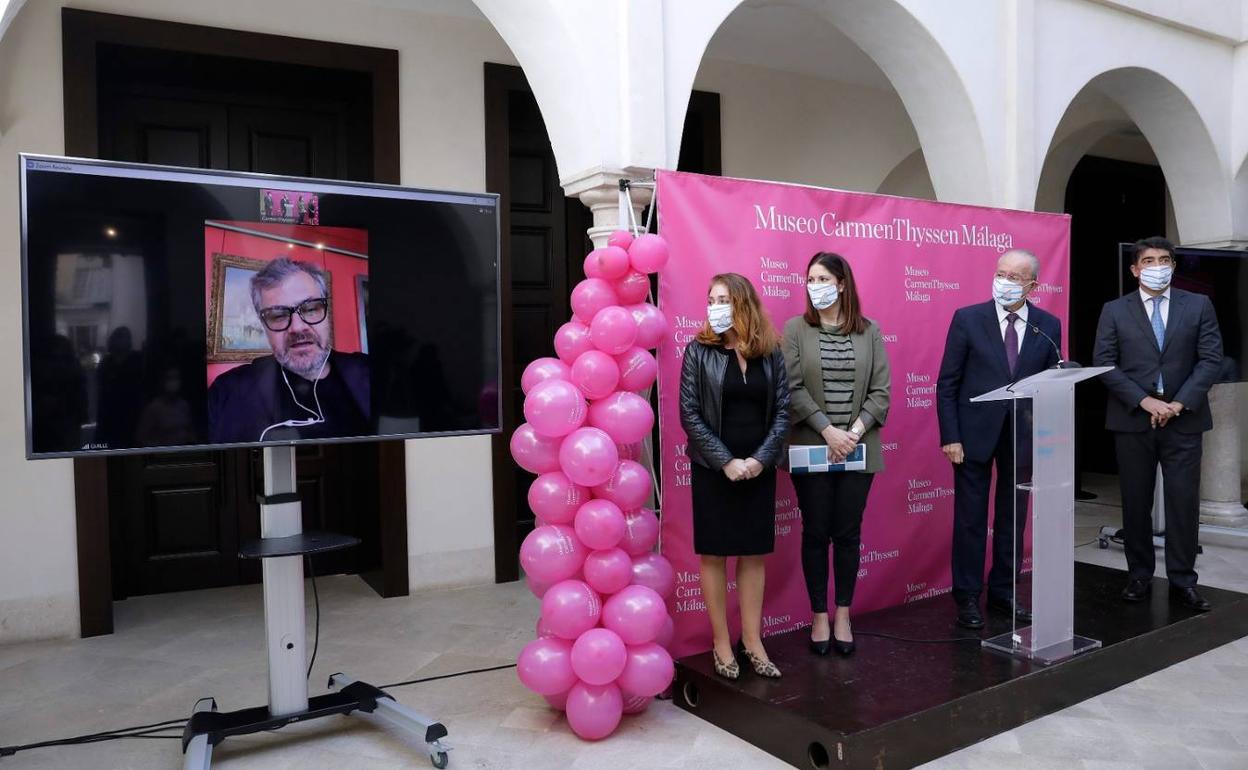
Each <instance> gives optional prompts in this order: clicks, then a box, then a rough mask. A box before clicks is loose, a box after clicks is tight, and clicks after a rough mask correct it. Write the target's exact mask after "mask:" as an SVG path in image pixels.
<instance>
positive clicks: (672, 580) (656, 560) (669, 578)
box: [633, 553, 676, 599]
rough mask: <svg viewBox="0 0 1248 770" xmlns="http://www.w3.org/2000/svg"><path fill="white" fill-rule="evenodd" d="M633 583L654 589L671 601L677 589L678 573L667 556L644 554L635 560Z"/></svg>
mask: <svg viewBox="0 0 1248 770" xmlns="http://www.w3.org/2000/svg"><path fill="white" fill-rule="evenodd" d="M633 583H634V584H635V585H639V586H646V587H647V588H652V589H654V592H655V593H657V594H658V595H659V596H662V597H663V598H664V599H670V598H672V592H673V591H674V590H675V589H676V572H675V570H673V569H672V563H671V562H669V561H668V560H667V557H666V556H663V555H662V554H657V553H643V554H642V555H641V556H637V557H635V558H634V559H633Z"/></svg>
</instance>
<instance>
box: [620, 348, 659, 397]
mask: <svg viewBox="0 0 1248 770" xmlns="http://www.w3.org/2000/svg"><path fill="white" fill-rule="evenodd" d="M615 363H616V366H617V367H618V368H619V370H620V379H619V382H618V383H617V385H616V387H618V388H619V389H620V390H627V391H631V392H633V393H636V392H637V391H640V390H645V389H646V388H648V387H650V386H651V385H653V384H654V381H655V379H656V378H658V376H659V362H658V361H656V360H655V359H654V356H652V355H651V354H650V353H649V352H647V351H646V349H645V348H641V347H632V348H629V349H628V350H626V351H624V352H623V353H621V354H620V355H618V356H616V357H615Z"/></svg>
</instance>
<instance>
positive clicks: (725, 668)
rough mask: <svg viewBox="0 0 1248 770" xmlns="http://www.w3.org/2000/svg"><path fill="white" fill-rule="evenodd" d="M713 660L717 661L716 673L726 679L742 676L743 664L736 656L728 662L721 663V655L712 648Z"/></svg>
mask: <svg viewBox="0 0 1248 770" xmlns="http://www.w3.org/2000/svg"><path fill="white" fill-rule="evenodd" d="M711 660H713V661H714V662H715V673H716V674H718V675H719V676H722V677H723V678H724V679H736V678H737V677H739V676H741V666H740V665H739V664H738V663H737V659H736V658H732V659H731V660H730V661H729V662H728V663H721V662H720V660H719V655H717V654H716V653H715V651H714V650H711Z"/></svg>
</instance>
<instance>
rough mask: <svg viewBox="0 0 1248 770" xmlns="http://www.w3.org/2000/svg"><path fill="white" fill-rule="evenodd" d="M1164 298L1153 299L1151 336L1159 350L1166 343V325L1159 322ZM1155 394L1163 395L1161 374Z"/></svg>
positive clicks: (1158, 374)
mask: <svg viewBox="0 0 1248 770" xmlns="http://www.w3.org/2000/svg"><path fill="white" fill-rule="evenodd" d="M1163 299H1165V297H1164V296H1162V295H1158V296H1156V297H1153V336H1154V337H1156V338H1157V349H1158V350H1161V347H1162V345H1164V344H1165V342H1166V325H1165V324H1164V323H1162V320H1161V301H1162V300H1163ZM1157 392H1158V393H1165V392H1166V391H1165V388H1164V387H1163V384H1162V381H1161V372H1157Z"/></svg>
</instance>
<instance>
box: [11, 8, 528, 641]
mask: <svg viewBox="0 0 1248 770" xmlns="http://www.w3.org/2000/svg"><path fill="white" fill-rule="evenodd" d="M417 4H418V3H417V2H412V3H411V5H413V6H414V5H417ZM61 5H62V3H61V2H56V1H54V0H38V2H31V3H27V4H26V5H25V7H23V9H22V10H21V11H20V13H19V14H18V15H17V17H16V18H15V20H14V26H13V28H12V29H10V30H9V32H8V33H6V34H5V35H4V38H3V40H2V41H0V212H3V215H0V271H3V274H4V275H5V276H6V277H7V280H5V281H3V282H2V283H0V324H2V326H3V328H6V329H10V330H14V329H19V328H20V323H21V321H20V307H21V296H20V281H19V279H18V276H19V275H20V272H19V271H20V268H19V264H20V263H19V254H18V233H17V217H16V214H15V212H16V211H17V180H16V177H15V171H16V168H17V164H16V162H15V161H14V157H15V154H16V153H17V152H22V151H25V152H42V153H51V154H59V153H61V152H63V150H64V138H63V127H62V124H63V120H62V109H61V104H62V96H61V90H62V89H61V30H60V6H61ZM72 5H73V7H76V8H83V9H88V10H97V11H105V12H109V13H120V14H127V15H134V16H143V17H148V18H156V19H162V20H167V21H180V22H188V23H193V24H203V25H209V26H217V27H228V28H232V29H245V30H249V31H255V32H268V33H275V34H282V35H290V36H296V37H304V38H311V39H317V40H327V41H333V42H338V43H352V44H358V45H370V46H378V47H382V48H393V49H397V50H398V51H399V66H400V102H401V110H400V116H401V128H402V133H401V143H400V153H401V158H402V182H403V183H404V184H409V185H416V186H421V187H440V188H451V189H457V190H483V189H485V115H484V110H485V108H484V98H485V97H484V90H483V74H482V73H483V62H486V61H492V62H502V63H508V64H510V63H514V59H513V58H512V56H511V53H510V51H509V50H508V48H507V46H506V45H505V44H504V43H503V41H502V39H501V38H500V37H499V36H498V35H497V34H496V33H495V32H494V30H493V28H492V27H491V26H490V25H489V24H488V23H487V22H486V21H485V20H484V19H482V18H480V17H479V16H477V14H476V11H475V9H474V8H473V7H472V6H471V4H470V3H469V2H467V0H463V2H462V3H458V4H456V3H450V4H449V5H450V6H451V7H452V9H454V8H455V7H456V5H458V6H462V8H463V13H462V14H460V15H458V16H435V15H430V14H424V13H418V12H413V11H411V10H401V9H397V8H394V7H379V6H377V5H373V4H364V5H361V4H356V3H351V2H336V3H315V4H313V5H311V6H310V5H309V3H307V2H300V1H298V0H265V1H264V2H240V1H238V0H232V1H231V2H221V3H205V2H198V1H195V2H191V1H189V0H177V1H176V2H171V1H168V0H115V1H112V2H101V1H91V2H74V3H72ZM442 5H444V6H446V5H448V3H446V2H442ZM310 8H311V9H313V10H314V12H311V13H310V12H309V9H310ZM474 16H476V18H473V17H474ZM21 360H22V359H21V348H20V339H19V338H18V335H16V334H13V333H9V334H5V335H2V336H0V489H2V490H3V492H4V497H5V505H4V507H3V509H2V510H0V642H5V641H14V640H19V639H29V638H43V637H53V636H75V635H77V633H78V601H77V581H78V571H77V560H76V540H75V517H74V493H73V470H72V465H71V464H70V462H69V461H60V460H56V461H53V460H42V461H38V462H27V461H26V460H25V459H24V455H23V447H24V443H25V442H24V432H23V431H24V428H23V424H24V423H23V420H24V417H23V383H22V366H21ZM407 457H408V478H409V481H408V485H409V486H408V532H409V533H410V535H409V536H410V538H411V551H410V553H409V557H410V559H411V565H410V569H409V574H410V575H411V587H412V588H413V589H419V588H422V587H425V586H427V585H433V584H445V583H447V582H448V580H458V581H461V582H483V581H489V580H492V579H493V569H494V561H493V559H494V557H493V511H492V498H491V496H490V484H489V478H490V472H489V468H490V441H489V438H488V437H472V438H459V439H431V440H425V441H414V442H409V444H408V447H407ZM431 469H436V470H431ZM431 473H433V475H430V474H431ZM448 479H453V480H455V483H453V484H448V483H447V480H448ZM450 489H459V490H469V492H468V493H463V494H458V495H451V494H448V490H450ZM430 553H440V554H442V555H443V558H442V560H441V561H440V562H439V569H437V570H434V571H431V570H430V569H429V568H428V567H427V566H426V565H428V564H429V563H430V562H429V560H428V559H427V558H426V557H427V555H428V554H430Z"/></svg>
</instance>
